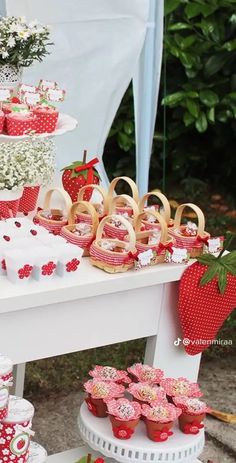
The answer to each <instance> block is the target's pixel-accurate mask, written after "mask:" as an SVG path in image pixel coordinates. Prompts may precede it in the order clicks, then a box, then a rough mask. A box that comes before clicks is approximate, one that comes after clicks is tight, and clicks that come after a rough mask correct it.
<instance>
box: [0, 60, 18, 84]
mask: <svg viewBox="0 0 236 463" xmlns="http://www.w3.org/2000/svg"><path fill="white" fill-rule="evenodd" d="M22 72H23V70H22V68H18V67H17V66H13V65H12V64H1V65H0V88H11V89H12V90H16V89H17V87H18V86H19V84H20V83H21V78H22Z"/></svg>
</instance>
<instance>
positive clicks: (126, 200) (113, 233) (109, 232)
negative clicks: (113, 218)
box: [104, 195, 139, 241]
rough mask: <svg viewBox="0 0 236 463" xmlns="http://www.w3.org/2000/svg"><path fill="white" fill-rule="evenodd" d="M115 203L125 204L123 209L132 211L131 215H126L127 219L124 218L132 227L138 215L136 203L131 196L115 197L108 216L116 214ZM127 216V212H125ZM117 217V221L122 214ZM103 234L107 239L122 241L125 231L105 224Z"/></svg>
mask: <svg viewBox="0 0 236 463" xmlns="http://www.w3.org/2000/svg"><path fill="white" fill-rule="evenodd" d="M117 203H118V204H120V203H123V204H125V208H127V207H129V208H130V209H131V210H132V214H131V215H130V214H128V217H125V218H126V219H127V220H128V221H129V222H130V224H131V225H132V226H133V223H134V222H135V220H136V218H137V216H138V214H139V208H138V205H137V203H136V202H135V201H134V199H133V198H131V196H128V195H119V196H115V197H114V198H113V199H112V200H111V202H110V205H109V215H114V214H115V213H117V207H116V206H117ZM125 213H126V214H127V212H125ZM117 215H119V221H120V217H122V213H119V214H117ZM104 234H105V235H106V236H108V237H109V238H118V239H119V240H121V241H123V240H124V238H125V236H126V235H127V230H126V229H125V230H124V229H122V228H118V227H117V226H116V225H114V224H113V223H110V222H106V224H105V225H104Z"/></svg>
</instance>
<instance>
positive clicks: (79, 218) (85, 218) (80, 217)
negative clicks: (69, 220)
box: [76, 214, 92, 225]
mask: <svg viewBox="0 0 236 463" xmlns="http://www.w3.org/2000/svg"><path fill="white" fill-rule="evenodd" d="M79 222H83V223H88V224H89V225H91V224H92V217H91V215H89V214H76V223H79Z"/></svg>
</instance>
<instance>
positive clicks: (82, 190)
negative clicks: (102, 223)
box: [77, 184, 108, 215]
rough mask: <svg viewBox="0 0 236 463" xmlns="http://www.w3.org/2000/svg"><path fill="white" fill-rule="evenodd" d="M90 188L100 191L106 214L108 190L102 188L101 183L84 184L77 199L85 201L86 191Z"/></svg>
mask: <svg viewBox="0 0 236 463" xmlns="http://www.w3.org/2000/svg"><path fill="white" fill-rule="evenodd" d="M88 188H92V189H93V190H96V191H98V192H99V193H100V194H101V196H102V198H103V206H104V215H106V214H107V213H108V197H107V192H106V191H105V190H104V188H102V187H101V186H99V185H94V184H91V185H84V186H83V187H82V188H81V189H80V190H79V193H78V197H77V200H78V201H83V197H84V192H85V191H86V190H87V189H88Z"/></svg>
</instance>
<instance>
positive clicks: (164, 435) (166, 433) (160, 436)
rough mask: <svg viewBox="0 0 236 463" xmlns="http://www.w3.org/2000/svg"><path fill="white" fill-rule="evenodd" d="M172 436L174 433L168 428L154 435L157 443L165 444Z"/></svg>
mask: <svg viewBox="0 0 236 463" xmlns="http://www.w3.org/2000/svg"><path fill="white" fill-rule="evenodd" d="M172 435H173V432H172V431H170V430H169V429H168V428H163V429H162V430H161V431H155V432H154V433H153V440H154V441H155V442H164V441H166V440H167V439H168V438H169V437H170V436H172Z"/></svg>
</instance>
